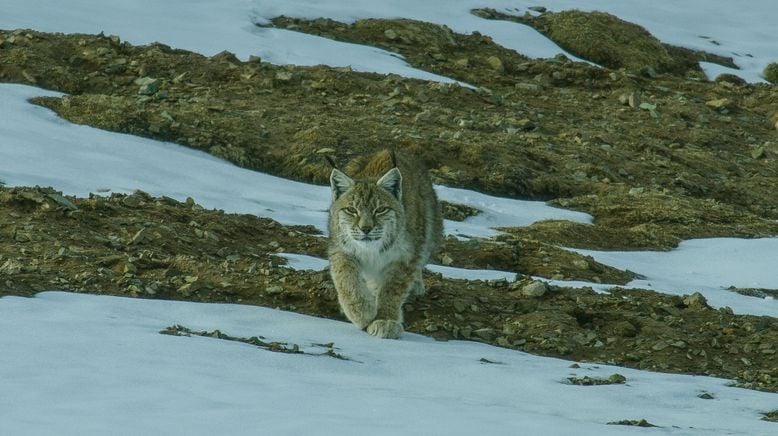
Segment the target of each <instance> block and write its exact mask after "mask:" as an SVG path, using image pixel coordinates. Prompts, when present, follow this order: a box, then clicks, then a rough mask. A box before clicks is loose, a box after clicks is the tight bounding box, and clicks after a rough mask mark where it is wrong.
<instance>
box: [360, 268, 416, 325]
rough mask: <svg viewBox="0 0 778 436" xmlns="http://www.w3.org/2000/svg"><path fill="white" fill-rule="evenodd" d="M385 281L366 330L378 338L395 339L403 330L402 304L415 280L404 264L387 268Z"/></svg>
mask: <svg viewBox="0 0 778 436" xmlns="http://www.w3.org/2000/svg"><path fill="white" fill-rule="evenodd" d="M385 274H386V281H385V283H384V286H383V287H382V288H381V289H380V290H379V292H378V310H377V313H376V318H375V320H374V321H373V322H371V323H370V325H368V326H367V332H368V333H370V334H371V335H373V336H378V337H379V338H389V339H397V338H399V337H400V336H401V335H402V334H403V332H404V331H405V330H404V329H403V324H402V323H403V312H402V305H403V303H405V300H406V299H407V298H408V294H409V293H410V288H411V284H412V283H413V282H414V280H415V276H414V274H413V273H409V271H408V267H407V266H406V265H402V266H398V267H394V268H389V270H388V271H386V272H385Z"/></svg>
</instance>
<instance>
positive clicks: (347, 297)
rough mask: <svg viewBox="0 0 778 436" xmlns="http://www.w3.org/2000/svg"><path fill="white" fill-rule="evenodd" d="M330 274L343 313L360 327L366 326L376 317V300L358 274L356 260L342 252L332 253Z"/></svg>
mask: <svg viewBox="0 0 778 436" xmlns="http://www.w3.org/2000/svg"><path fill="white" fill-rule="evenodd" d="M330 275H332V281H333V282H334V283H335V290H336V291H337V292H338V302H339V303H340V308H341V310H342V311H343V314H345V315H346V318H348V319H349V321H351V322H352V323H354V325H356V326H357V327H359V328H360V329H364V328H365V327H367V326H368V324H370V321H373V320H374V319H375V317H376V301H375V297H374V296H373V295H372V294H371V293H370V292H369V291H368V289H367V285H366V284H365V280H364V279H363V278H362V277H361V276H360V275H359V269H358V265H357V262H356V260H355V259H353V258H351V257H348V256H344V255H342V254H335V255H332V256H331V257H330Z"/></svg>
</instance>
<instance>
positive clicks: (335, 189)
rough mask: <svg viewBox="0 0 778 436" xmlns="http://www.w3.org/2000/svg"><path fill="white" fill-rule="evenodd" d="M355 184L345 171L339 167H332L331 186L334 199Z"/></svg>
mask: <svg viewBox="0 0 778 436" xmlns="http://www.w3.org/2000/svg"><path fill="white" fill-rule="evenodd" d="M352 186H354V181H353V180H352V179H351V177H349V176H347V175H346V174H345V173H344V172H343V171H340V170H339V169H337V168H333V169H332V173H330V187H331V188H332V200H333V201H334V200H337V199H338V197H340V196H341V195H343V193H345V192H346V191H348V190H349V188H351V187H352Z"/></svg>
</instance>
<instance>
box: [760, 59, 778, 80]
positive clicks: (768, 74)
mask: <svg viewBox="0 0 778 436" xmlns="http://www.w3.org/2000/svg"><path fill="white" fill-rule="evenodd" d="M762 75H763V76H764V78H765V79H766V80H767V81H768V82H770V83H774V84H776V85H778V62H772V63H769V64H767V66H766V67H764V70H763V71H762Z"/></svg>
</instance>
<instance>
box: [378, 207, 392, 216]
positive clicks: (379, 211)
mask: <svg viewBox="0 0 778 436" xmlns="http://www.w3.org/2000/svg"><path fill="white" fill-rule="evenodd" d="M387 212H389V208H388V207H383V206H381V207H379V208H378V209H376V210H375V214H376V215H383V214H385V213H387Z"/></svg>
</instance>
